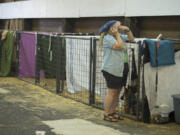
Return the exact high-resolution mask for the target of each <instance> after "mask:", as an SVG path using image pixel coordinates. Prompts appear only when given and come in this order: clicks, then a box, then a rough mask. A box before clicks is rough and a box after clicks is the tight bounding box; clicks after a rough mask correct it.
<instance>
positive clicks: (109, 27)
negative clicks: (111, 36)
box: [99, 20, 121, 34]
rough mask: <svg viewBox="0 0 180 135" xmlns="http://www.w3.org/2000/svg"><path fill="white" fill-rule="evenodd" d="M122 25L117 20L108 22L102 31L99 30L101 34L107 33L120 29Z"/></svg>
mask: <svg viewBox="0 0 180 135" xmlns="http://www.w3.org/2000/svg"><path fill="white" fill-rule="evenodd" d="M120 25H121V23H120V21H117V20H111V21H108V22H107V23H106V24H104V25H103V26H102V27H101V28H100V29H99V33H100V34H101V33H104V32H105V33H107V32H109V31H110V30H112V29H118V27H119V26H120Z"/></svg>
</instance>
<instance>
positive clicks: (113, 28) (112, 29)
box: [111, 27, 119, 35]
mask: <svg viewBox="0 0 180 135" xmlns="http://www.w3.org/2000/svg"><path fill="white" fill-rule="evenodd" d="M111 33H112V34H113V35H116V34H118V33H119V31H118V28H116V27H112V28H111Z"/></svg>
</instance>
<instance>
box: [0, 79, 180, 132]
mask: <svg viewBox="0 0 180 135" xmlns="http://www.w3.org/2000/svg"><path fill="white" fill-rule="evenodd" d="M102 119H103V111H102V110H99V109H96V108H93V107H90V106H87V105H84V104H81V103H78V102H75V101H73V100H70V99H66V98H63V97H61V96H58V95H56V94H53V93H51V92H48V91H47V90H44V89H42V88H40V87H38V86H34V85H31V84H28V83H26V82H23V81H20V80H18V79H16V78H0V135H35V132H36V131H40V130H42V131H45V132H46V135H81V134H82V135H91V134H93V135H180V125H178V124H176V123H169V124H162V125H155V124H144V123H141V122H135V121H133V120H129V119H125V120H123V121H119V122H117V123H111V122H106V121H103V120H102Z"/></svg>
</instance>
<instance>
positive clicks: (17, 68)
mask: <svg viewBox="0 0 180 135" xmlns="http://www.w3.org/2000/svg"><path fill="white" fill-rule="evenodd" d="M19 41H20V33H19V32H18V31H16V46H17V49H16V77H18V75H19V48H20V45H19Z"/></svg>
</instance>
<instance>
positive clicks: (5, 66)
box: [0, 32, 14, 77]
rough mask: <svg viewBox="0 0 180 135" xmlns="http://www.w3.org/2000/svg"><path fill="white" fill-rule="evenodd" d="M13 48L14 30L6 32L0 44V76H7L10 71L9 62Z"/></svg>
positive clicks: (10, 61)
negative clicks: (0, 44) (0, 48)
mask: <svg viewBox="0 0 180 135" xmlns="http://www.w3.org/2000/svg"><path fill="white" fill-rule="evenodd" d="M13 49H14V32H8V34H7V37H6V40H5V41H4V42H3V46H2V55H1V56H2V57H1V65H0V66H1V68H0V76H3V77H4V76H8V75H9V73H10V71H11V63H12V56H13Z"/></svg>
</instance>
